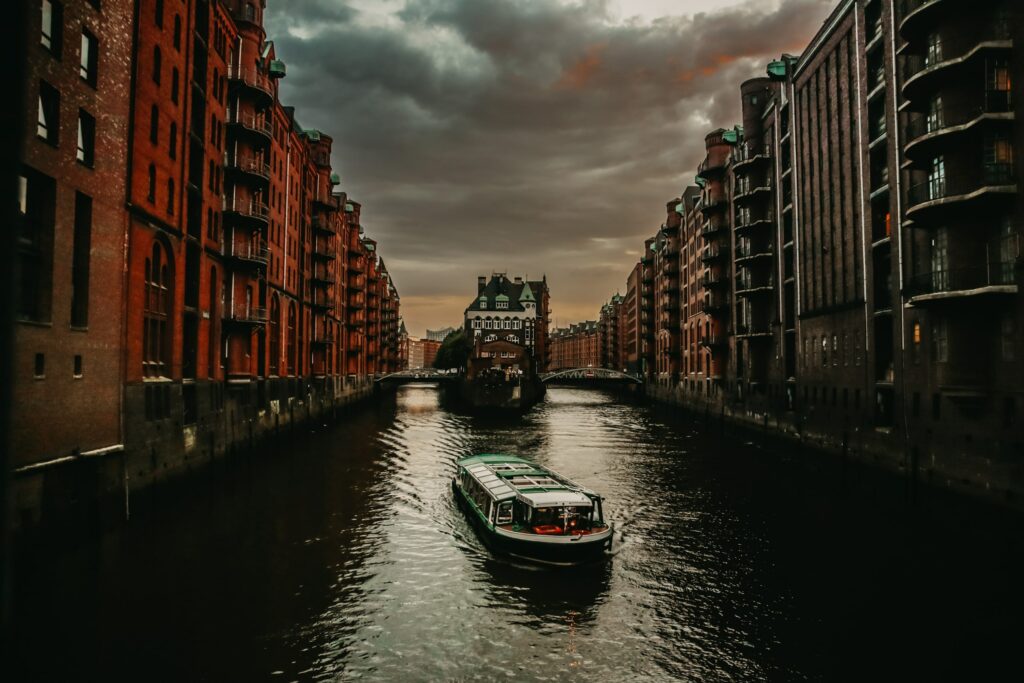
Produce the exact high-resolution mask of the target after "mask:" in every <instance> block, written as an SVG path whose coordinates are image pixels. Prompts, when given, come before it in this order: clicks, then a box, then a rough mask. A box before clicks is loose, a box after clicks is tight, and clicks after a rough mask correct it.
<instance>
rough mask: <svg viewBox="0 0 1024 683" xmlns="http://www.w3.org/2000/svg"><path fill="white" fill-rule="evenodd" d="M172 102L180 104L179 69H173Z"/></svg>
mask: <svg viewBox="0 0 1024 683" xmlns="http://www.w3.org/2000/svg"><path fill="white" fill-rule="evenodd" d="M171 102H174V103H175V104H177V103H178V68H177V67H174V68H172V69H171Z"/></svg>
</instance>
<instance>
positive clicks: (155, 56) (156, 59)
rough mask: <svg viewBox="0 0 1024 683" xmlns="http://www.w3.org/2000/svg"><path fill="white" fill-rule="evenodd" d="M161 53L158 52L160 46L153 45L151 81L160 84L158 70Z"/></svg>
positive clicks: (159, 68) (160, 62)
mask: <svg viewBox="0 0 1024 683" xmlns="http://www.w3.org/2000/svg"><path fill="white" fill-rule="evenodd" d="M162 62H163V59H162V55H161V54H160V46H159V45H155V46H154V47H153V82H154V83H156V84H157V85H160V71H161V70H162Z"/></svg>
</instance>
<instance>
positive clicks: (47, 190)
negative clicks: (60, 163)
mask: <svg viewBox="0 0 1024 683" xmlns="http://www.w3.org/2000/svg"><path fill="white" fill-rule="evenodd" d="M56 206H57V184H56V183H55V182H54V180H53V178H50V177H48V176H44V175H42V174H41V173H37V172H36V171H33V170H31V169H28V168H26V169H25V171H24V172H23V174H22V175H21V176H20V177H19V178H18V208H19V210H20V211H21V214H22V216H21V231H20V234H19V235H18V241H17V258H18V262H19V268H18V284H19V286H18V317H19V318H20V319H22V320H32V321H36V322H49V321H50V308H51V298H52V297H51V292H52V288H53V232H54V225H55V222H56Z"/></svg>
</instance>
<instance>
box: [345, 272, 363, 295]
mask: <svg viewBox="0 0 1024 683" xmlns="http://www.w3.org/2000/svg"><path fill="white" fill-rule="evenodd" d="M348 288H349V289H350V290H352V291H353V292H361V291H363V290H365V289H366V277H365V276H364V275H350V276H349V278H348Z"/></svg>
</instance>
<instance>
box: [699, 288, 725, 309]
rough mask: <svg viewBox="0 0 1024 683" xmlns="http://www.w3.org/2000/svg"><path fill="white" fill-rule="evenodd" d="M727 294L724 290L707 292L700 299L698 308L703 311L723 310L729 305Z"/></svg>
mask: <svg viewBox="0 0 1024 683" xmlns="http://www.w3.org/2000/svg"><path fill="white" fill-rule="evenodd" d="M730 305H731V304H730V300H729V295H728V294H725V293H724V292H708V293H706V294H705V295H704V298H703V299H701V300H700V302H699V307H700V310H701V311H703V312H705V313H714V312H717V311H724V310H726V309H728V308H729V306H730Z"/></svg>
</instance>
